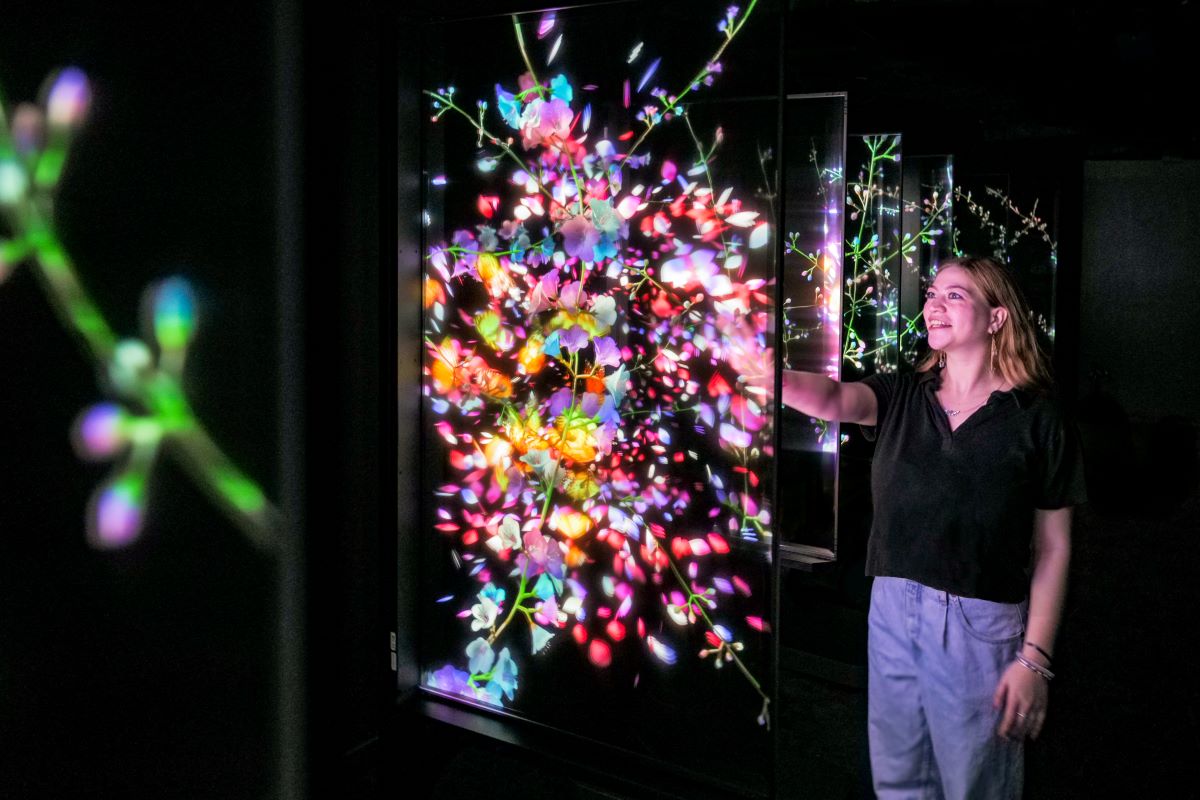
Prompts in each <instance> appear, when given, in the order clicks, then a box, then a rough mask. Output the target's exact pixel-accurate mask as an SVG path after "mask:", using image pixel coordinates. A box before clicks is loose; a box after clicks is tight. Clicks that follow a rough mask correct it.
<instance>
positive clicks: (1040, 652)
mask: <svg viewBox="0 0 1200 800" xmlns="http://www.w3.org/2000/svg"><path fill="white" fill-rule="evenodd" d="M1021 655H1023V656H1024V657H1025V658H1028V659H1029V660H1030V661H1033V662H1034V663H1035V664H1037V665H1038V666H1041V667H1046V668H1047V669H1048V668H1049V667H1050V665H1051V663H1052V662H1053V659H1052V658H1051V656H1050V654H1049V653H1047V652H1046V650H1045V649H1044V648H1042V647H1040V646H1039V645H1037V644H1035V643H1034V642H1031V641H1028V640H1026V641H1025V642H1024V643H1023V644H1022V646H1021Z"/></svg>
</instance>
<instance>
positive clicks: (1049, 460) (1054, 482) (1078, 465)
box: [1036, 409, 1087, 509]
mask: <svg viewBox="0 0 1200 800" xmlns="http://www.w3.org/2000/svg"><path fill="white" fill-rule="evenodd" d="M1048 416H1049V419H1048V420H1047V424H1046V425H1045V426H1044V428H1043V430H1044V433H1043V439H1042V442H1041V443H1040V446H1041V455H1042V458H1041V464H1042V475H1041V485H1040V486H1039V489H1038V498H1037V503H1036V505H1037V507H1038V508H1041V509H1052V508H1066V507H1068V506H1076V505H1080V504H1082V503H1086V502H1087V484H1086V483H1085V481H1084V473H1083V450H1082V448H1081V446H1080V443H1079V432H1078V431H1077V430H1076V429H1075V426H1074V425H1073V424H1072V423H1071V422H1070V421H1069V420H1067V419H1065V418H1064V417H1063V416H1062V415H1061V414H1060V413H1058V411H1057V409H1055V410H1054V411H1053V412H1052V413H1051V414H1049V415H1048Z"/></svg>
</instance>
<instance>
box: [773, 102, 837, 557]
mask: <svg viewBox="0 0 1200 800" xmlns="http://www.w3.org/2000/svg"><path fill="white" fill-rule="evenodd" d="M784 115H785V120H784V130H785V136H786V139H785V142H784V147H785V151H786V152H787V153H788V160H787V172H786V180H787V183H786V191H785V197H786V198H787V200H786V208H785V211H784V231H785V238H784V257H783V275H782V276H781V279H782V281H783V297H784V298H785V301H784V302H785V307H784V330H783V337H782V343H781V345H782V348H783V363H784V366H785V367H786V368H787V369H795V370H803V371H806V372H819V373H823V374H825V375H828V376H830V377H831V378H835V379H836V378H838V377H840V374H841V328H842V246H843V241H844V239H845V233H844V220H845V213H844V209H845V203H846V200H845V193H846V183H845V159H846V152H845V151H846V96H845V95H844V94H833V95H794V96H790V97H788V99H787V103H786V105H785V107H784ZM782 424H783V430H782V432H781V437H780V438H781V441H782V443H783V452H782V453H781V454H780V458H781V463H782V469H783V471H784V474H786V475H787V476H788V485H787V491H786V492H784V493H782V495H781V498H780V518H781V519H782V520H783V523H782V524H783V526H784V527H783V535H784V541H785V543H787V544H789V545H793V546H794V547H790V548H789V555H792V556H796V557H801V556H812V557H816V558H822V559H831V558H833V557H834V555H835V549H836V548H835V531H834V528H835V526H834V491H835V487H836V476H837V451H838V436H839V425H838V423H837V422H836V421H826V420H818V419H814V418H811V417H808V416H805V415H802V414H800V413H799V412H797V411H794V410H793V409H790V408H785V409H784V411H783V423H782Z"/></svg>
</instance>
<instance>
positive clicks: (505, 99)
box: [496, 83, 521, 128]
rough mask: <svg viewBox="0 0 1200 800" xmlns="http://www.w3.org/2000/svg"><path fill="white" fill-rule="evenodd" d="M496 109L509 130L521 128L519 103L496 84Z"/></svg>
mask: <svg viewBox="0 0 1200 800" xmlns="http://www.w3.org/2000/svg"><path fill="white" fill-rule="evenodd" d="M496 108H497V109H499V111H500V116H501V117H503V118H504V121H505V122H507V123H508V127H510V128H519V127H521V101H520V100H517V98H516V97H514V96H513V95H512V94H510V93H508V92H506V91H504V89H503V88H501V86H500V84H498V83H497V84H496Z"/></svg>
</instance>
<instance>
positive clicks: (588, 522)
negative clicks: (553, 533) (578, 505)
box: [550, 508, 592, 541]
mask: <svg viewBox="0 0 1200 800" xmlns="http://www.w3.org/2000/svg"><path fill="white" fill-rule="evenodd" d="M550 527H552V528H554V529H555V530H557V531H558V532H559V533H561V534H562V535H563V536H565V537H567V538H568V539H571V540H572V541H574V540H575V539H578V538H579V537H581V536H583V535H584V534H585V533H587V532H588V531H589V530H591V529H592V518H591V517H589V516H588V515H587V514H584V513H581V512H579V511H576V510H575V509H573V508H561V509H558V510H556V511H555V512H554V517H553V518H552V519H551V521H550Z"/></svg>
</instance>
